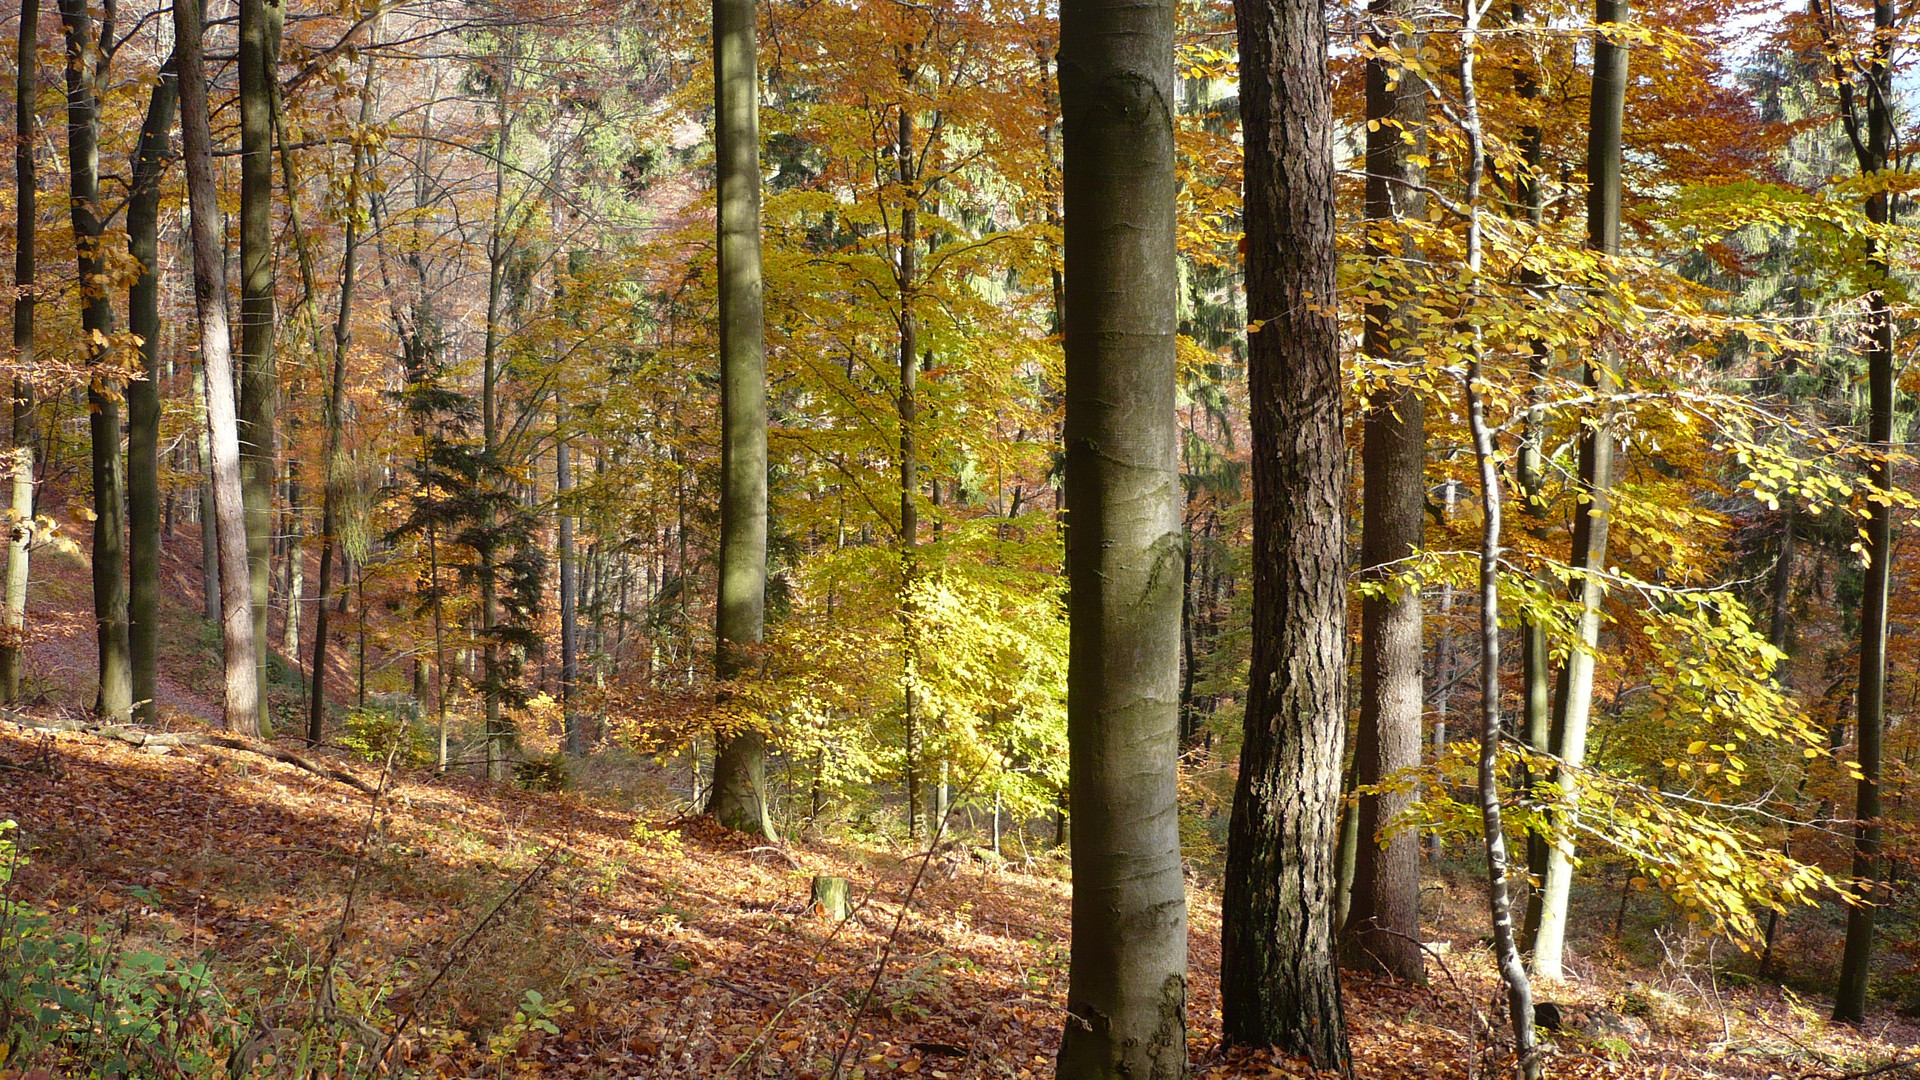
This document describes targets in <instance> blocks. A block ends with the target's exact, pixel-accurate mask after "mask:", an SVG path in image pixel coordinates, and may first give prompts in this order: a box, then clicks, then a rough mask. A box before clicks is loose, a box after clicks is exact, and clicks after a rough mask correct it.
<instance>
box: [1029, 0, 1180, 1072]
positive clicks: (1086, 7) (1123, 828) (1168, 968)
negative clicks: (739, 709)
mask: <svg viewBox="0 0 1920 1080" xmlns="http://www.w3.org/2000/svg"><path fill="white" fill-rule="evenodd" d="M1173 31H1174V5H1173V4H1172V3H1170V2H1166V0H1155V2H1151V3H1119V2H1115V0H1071V2H1069V3H1064V4H1062V5H1061V6H1060V54H1059V77H1060V109H1061V120H1062V133H1063V137H1064V177H1063V186H1064V195H1065V206H1066V214H1065V254H1066V274H1065V277H1066V280H1065V289H1066V296H1065V301H1066V304H1065V313H1064V314H1065V319H1064V331H1065V334H1064V337H1065V347H1066V421H1065V443H1066V446H1065V451H1066V504H1067V520H1068V523H1069V524H1068V535H1067V579H1068V589H1069V594H1068V595H1069V601H1068V603H1069V610H1070V612H1071V619H1072V626H1071V631H1070V634H1071V637H1070V642H1069V646H1068V656H1069V660H1068V675H1067V731H1068V745H1069V769H1070V774H1071V779H1070V781H1069V784H1068V800H1069V804H1070V809H1071V812H1072V815H1073V839H1072V844H1073V856H1074V876H1073V942H1072V948H1071V964H1072V967H1071V972H1070V976H1069V983H1068V989H1067V1013H1068V1017H1069V1019H1068V1022H1067V1025H1066V1030H1065V1032H1064V1033H1063V1034H1062V1036H1061V1041H1060V1059H1059V1073H1060V1076H1061V1077H1063V1078H1066V1080H1094V1078H1108V1077H1113V1078H1118V1077H1132V1078H1135V1080H1163V1078H1164V1080H1175V1078H1179V1077H1184V1076H1185V1075H1186V1071H1187V1038H1186V1019H1187V976H1186V972H1187V909H1186V886H1185V882H1184V880H1183V875H1182V871H1181V863H1180V812H1179V803H1178V794H1177V764H1178V760H1179V752H1180V751H1179V744H1180V717H1179V700H1180V586H1181V580H1182V576H1183V575H1182V570H1181V564H1182V558H1183V553H1182V545H1181V535H1180V532H1181V530H1180V486H1179V471H1178V470H1179V447H1178V443H1177V437H1178V431H1177V428H1176V426H1175V423H1174V405H1175V396H1174V395H1175V331H1176V325H1177V324H1176V318H1177V311H1176V300H1177V296H1178V288H1179V280H1178V275H1177V272H1176V269H1175V262H1174V199H1175V191H1176V178H1175V173H1174V115H1173V108H1174V85H1173V70H1174V68H1173Z"/></svg>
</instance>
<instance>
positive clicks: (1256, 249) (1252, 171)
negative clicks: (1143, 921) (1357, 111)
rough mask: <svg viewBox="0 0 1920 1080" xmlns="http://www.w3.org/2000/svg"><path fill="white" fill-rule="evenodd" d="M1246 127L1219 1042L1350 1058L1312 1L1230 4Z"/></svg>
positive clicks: (1317, 47) (1320, 10) (1331, 418)
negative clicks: (1240, 726)
mask: <svg viewBox="0 0 1920 1080" xmlns="http://www.w3.org/2000/svg"><path fill="white" fill-rule="evenodd" d="M1236 15H1237V20H1238V26H1239V37H1240V57H1241V62H1240V77H1241V99H1240V100H1241V109H1242V113H1243V115H1244V116H1245V127H1244V130H1245V133H1246V219H1247V243H1246V251H1247V315H1248V319H1249V321H1250V322H1251V323H1252V324H1253V325H1255V326H1257V327H1258V329H1257V330H1256V331H1254V332H1253V333H1251V334H1249V335H1248V339H1247V345H1248V359H1247V380H1248V386H1249V392H1250V395H1251V401H1252V406H1251V421H1250V426H1251V428H1252V438H1253V567H1254V569H1253V666H1252V679H1251V682H1250V685H1249V687H1248V692H1247V707H1246V739H1245V742H1244V743H1243V744H1242V746H1241V750H1240V776H1239V780H1238V783H1237V784H1236V785H1235V790H1234V800H1233V821H1232V824H1231V826H1230V828H1229V832H1228V839H1227V868H1226V887H1225V894H1224V898H1223V901H1222V909H1223V912H1224V919H1223V922H1222V928H1221V972H1220V982H1221V986H1220V996H1221V1012H1222V1021H1221V1033H1222V1036H1223V1038H1224V1039H1225V1041H1226V1042H1228V1043H1230V1044H1235V1045H1241V1046H1263V1047H1264V1046H1273V1047H1277V1048H1279V1049H1280V1050H1281V1051H1283V1052H1285V1053H1288V1054H1293V1055H1297V1056H1300V1057H1304V1058H1307V1059H1308V1060H1309V1061H1311V1062H1313V1064H1314V1065H1315V1066H1317V1067H1319V1068H1332V1069H1342V1070H1344V1069H1345V1068H1346V1067H1347V1060H1348V1054H1347V1030H1346V1017H1345V1014H1344V1012H1343V1011H1342V1007H1341V1001H1340V976H1339V972H1338V970H1337V968H1336V967H1335V965H1334V955H1333V944H1334V943H1333V938H1334V934H1335V932H1336V930H1337V928H1336V927H1335V926H1334V924H1333V920H1334V916H1335V908H1336V903H1335V897H1334V895H1333V890H1334V884H1335V878H1336V876H1337V870H1336V867H1335V866H1334V854H1335V852H1334V846H1335V845H1334V841H1335V831H1336V829H1337V828H1338V826H1339V813H1338V810H1339V796H1340V773H1341V760H1342V757H1343V756H1344V750H1345V742H1346V711H1347V591H1346V576H1347V575H1346V570H1347V567H1346V490H1347V488H1346V479H1347V477H1346V461H1345V453H1346V438H1345V435H1344V433H1343V431H1342V425H1341V401H1340V396H1341V392H1342V389H1343V387H1344V382H1343V378H1342V375H1341V372H1340V343H1339V328H1338V325H1337V323H1336V320H1335V316H1334V312H1333V302H1334V267H1335V264H1336V262H1337V257H1336V254H1335V250H1334V214H1333V203H1334V172H1333V152H1332V135H1333V113H1332V102H1331V100H1330V88H1329V85H1328V82H1327V74H1326V72H1327V21H1326V9H1325V7H1324V5H1323V4H1322V3H1320V2H1318V0H1248V2H1246V3H1243V4H1240V5H1238V6H1237V8H1236Z"/></svg>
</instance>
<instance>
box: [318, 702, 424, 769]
mask: <svg viewBox="0 0 1920 1080" xmlns="http://www.w3.org/2000/svg"><path fill="white" fill-rule="evenodd" d="M339 741H340V745H341V747H342V748H344V749H346V750H349V751H351V752H353V753H355V754H358V755H359V756H361V757H363V758H366V759H367V760H368V761H372V762H385V761H386V760H387V755H388V754H389V753H393V763H394V764H395V765H397V766H406V767H408V768H415V769H419V768H425V767H427V766H429V765H432V764H433V763H434V762H436V761H438V760H439V751H438V749H437V748H436V747H435V746H434V744H433V739H432V738H431V736H430V735H429V734H428V732H427V731H426V729H425V728H423V727H422V726H421V725H419V724H417V723H415V722H414V721H413V717H412V714H411V710H407V709H401V708H390V707H379V706H368V707H366V708H359V709H349V710H347V717H346V725H345V728H344V729H343V730H342V731H341V732H340V739H339ZM396 742H397V743H399V750H398V751H397V752H395V751H394V744H395V743H396Z"/></svg>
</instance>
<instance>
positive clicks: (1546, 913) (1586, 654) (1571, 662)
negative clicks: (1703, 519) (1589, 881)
mask: <svg viewBox="0 0 1920 1080" xmlns="http://www.w3.org/2000/svg"><path fill="white" fill-rule="evenodd" d="M1626 21H1627V0H1598V6H1597V8H1596V11H1595V14H1594V22H1595V23H1596V24H1597V25H1599V26H1601V27H1606V26H1608V25H1609V24H1612V25H1615V26H1619V25H1624V24H1625V23H1626ZM1626 100H1627V47H1626V44H1625V42H1624V41H1621V40H1619V39H1617V38H1612V37H1609V36H1608V34H1607V33H1604V32H1603V33H1600V34H1597V35H1596V36H1595V39H1594V66H1593V105H1592V111H1591V113H1590V118H1589V121H1588V128H1589V130H1588V136H1587V177H1588V187H1587V246H1588V247H1590V248H1592V249H1593V250H1595V251H1598V252H1601V253H1602V254H1605V255H1618V254H1619V253H1620V137H1621V128H1622V124H1623V123H1624V120H1625V112H1626ZM1585 381H1586V386H1587V390H1588V392H1589V393H1593V394H1599V395H1605V394H1611V393H1612V392H1613V388H1614V387H1613V364H1612V346H1611V345H1608V344H1604V343H1596V345H1595V347H1594V350H1593V354H1592V357H1591V358H1590V359H1589V360H1588V362H1587V365H1586V376H1585ZM1600 411H1601V414H1602V415H1601V419H1600V423H1599V424H1598V425H1586V426H1583V427H1582V429H1581V435H1580V466H1579V468H1580V475H1579V482H1578V485H1577V486H1578V492H1579V502H1577V503H1576V504H1575V507H1574V512H1573V513H1574V518H1573V553H1572V555H1571V556H1570V557H1569V558H1568V565H1569V566H1570V567H1571V568H1572V569H1573V570H1574V571H1575V573H1576V574H1578V575H1579V576H1577V577H1576V578H1575V579H1574V592H1575V597H1574V599H1575V600H1577V601H1578V602H1579V605H1580V628H1579V631H1580V639H1579V641H1578V642H1576V643H1575V646H1574V648H1573V650H1572V651H1571V652H1570V653H1569V654H1568V656H1567V663H1566V667H1565V668H1564V669H1562V671H1561V672H1560V686H1559V691H1558V694H1557V700H1556V701H1555V702H1554V710H1553V711H1554V716H1553V733H1552V735H1553V750H1554V754H1555V755H1556V756H1558V757H1559V759H1560V761H1561V762H1562V763H1563V767H1562V770H1561V776H1560V790H1561V806H1560V808H1559V812H1560V813H1561V814H1571V813H1572V812H1573V806H1572V802H1573V798H1574V795H1573V790H1574V786H1575V784H1576V779H1575V777H1574V775H1573V774H1572V773H1571V772H1570V771H1569V770H1571V769H1577V768H1579V767H1580V765H1581V764H1582V763H1583V762H1584V761H1585V760H1586V753H1587V723H1588V717H1589V716H1590V714H1591V713H1592V710H1593V665H1594V659H1595V652H1594V650H1595V649H1596V648H1597V647H1598V645H1599V641H1600V604H1601V601H1602V599H1603V598H1604V597H1605V593H1606V590H1605V588H1604V587H1603V585H1602V582H1601V580H1600V578H1599V576H1598V575H1599V574H1600V573H1601V572H1602V571H1604V570H1605V569H1606V562H1607V515H1608V513H1609V507H1608V490H1609V488H1610V486H1611V484H1612V472H1613V432H1612V430H1611V428H1610V426H1609V425H1608V423H1607V419H1606V413H1608V412H1610V411H1611V410H1608V409H1606V408H1605V407H1604V406H1603V407H1601V410H1600ZM1554 833H1555V836H1554V842H1553V845H1552V847H1551V848H1550V849H1549V850H1548V852H1547V874H1546V881H1545V883H1544V885H1543V891H1544V895H1543V896H1542V897H1541V907H1540V931H1539V933H1538V934H1537V935H1536V936H1535V938H1534V942H1533V974H1534V976H1535V977H1536V978H1541V979H1548V980H1557V979H1560V978H1562V977H1563V974H1562V958H1563V955H1564V952H1565V949H1566V938H1567V917H1568V911H1567V901H1568V897H1569V896H1570V894H1571V892H1572V889H1573V828H1572V823H1571V822H1570V821H1568V822H1563V823H1561V824H1560V825H1558V826H1556V828H1555V829H1554Z"/></svg>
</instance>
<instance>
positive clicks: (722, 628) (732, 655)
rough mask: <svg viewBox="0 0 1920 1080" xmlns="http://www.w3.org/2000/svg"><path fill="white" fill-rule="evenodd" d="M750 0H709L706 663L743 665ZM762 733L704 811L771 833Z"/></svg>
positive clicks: (762, 361) (758, 422)
mask: <svg viewBox="0 0 1920 1080" xmlns="http://www.w3.org/2000/svg"><path fill="white" fill-rule="evenodd" d="M754 10H755V9H754V2H753V0H714V4H713V62H714V77H713V87H714V153H715V164H716V170H717V174H718V184H719V196H718V206H719V212H718V215H717V218H718V220H717V224H716V229H717V236H716V240H717V242H718V244H719V257H720V265H719V292H720V429H721V434H720V459H721V460H720V595H719V598H718V602H717V603H716V605H715V606H716V608H717V611H716V614H715V621H714V671H715V674H716V675H717V676H718V678H719V679H720V680H721V681H722V682H723V683H724V682H725V681H727V680H729V679H733V678H737V677H739V676H741V675H743V674H745V673H746V672H747V671H748V670H749V669H750V667H751V665H752V664H754V663H755V662H756V658H755V656H754V654H755V652H756V651H757V649H758V646H759V645H760V641H761V637H762V635H763V633H764V632H765V629H766V592H767V359H766V342H765V332H764V325H763V318H764V314H763V310H762V299H761V294H760V288H761V282H760V98H759V62H758V59H757V56H756V53H757V45H756V27H755V22H754ZM766 771H767V743H766V736H765V735H764V734H763V733H762V732H760V731H759V730H758V729H756V728H745V729H741V730H738V731H734V732H730V733H727V734H726V735H725V737H724V738H722V740H721V742H720V746H719V750H718V752H717V753H716V754H715V756H714V763H713V787H712V790H711V791H710V792H709V794H708V797H707V812H708V813H710V814H712V815H713V817H714V818H715V819H716V820H718V821H719V822H720V823H721V824H723V825H727V826H729V827H730V828H735V829H739V830H741V831H743V832H754V833H759V834H761V835H764V836H766V837H768V838H769V839H771V838H772V837H773V821H772V818H771V817H770V816H769V814H768V812H767V798H766V791H767V778H766Z"/></svg>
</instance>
